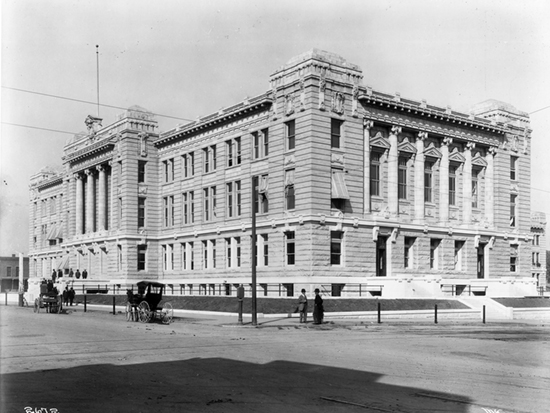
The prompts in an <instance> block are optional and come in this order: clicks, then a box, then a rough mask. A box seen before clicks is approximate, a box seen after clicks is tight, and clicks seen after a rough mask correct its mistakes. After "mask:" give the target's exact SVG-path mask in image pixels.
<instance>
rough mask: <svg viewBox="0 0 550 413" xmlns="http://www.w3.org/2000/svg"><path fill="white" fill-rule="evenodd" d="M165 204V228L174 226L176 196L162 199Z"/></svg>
mask: <svg viewBox="0 0 550 413" xmlns="http://www.w3.org/2000/svg"><path fill="white" fill-rule="evenodd" d="M162 204H163V223H164V226H165V227H171V226H173V225H174V195H170V196H165V197H163V198H162Z"/></svg>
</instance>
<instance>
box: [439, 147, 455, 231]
mask: <svg viewBox="0 0 550 413" xmlns="http://www.w3.org/2000/svg"><path fill="white" fill-rule="evenodd" d="M452 142H453V139H452V138H449V137H445V138H443V142H442V143H441V162H440V164H439V221H441V222H447V221H448V220H449V145H450V144H451V143H452Z"/></svg>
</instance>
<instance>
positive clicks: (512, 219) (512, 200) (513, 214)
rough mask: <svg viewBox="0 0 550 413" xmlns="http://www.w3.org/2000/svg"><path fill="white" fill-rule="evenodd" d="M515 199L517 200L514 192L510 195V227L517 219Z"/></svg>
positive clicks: (514, 224) (513, 225)
mask: <svg viewBox="0 0 550 413" xmlns="http://www.w3.org/2000/svg"><path fill="white" fill-rule="evenodd" d="M517 201H518V196H517V195H515V194H511V195H510V226H511V227H515V226H516V224H517V222H516V221H517V217H516V213H517Z"/></svg>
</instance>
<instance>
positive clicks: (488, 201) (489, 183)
mask: <svg viewBox="0 0 550 413" xmlns="http://www.w3.org/2000/svg"><path fill="white" fill-rule="evenodd" d="M496 152H497V148H496V147H494V146H492V147H490V148H489V150H488V151H487V155H485V160H486V161H487V169H485V219H486V220H487V222H488V223H489V225H491V226H492V225H493V224H494V220H495V213H494V199H495V193H494V191H495V189H494V182H495V181H494V173H495V164H494V156H495V155H496Z"/></svg>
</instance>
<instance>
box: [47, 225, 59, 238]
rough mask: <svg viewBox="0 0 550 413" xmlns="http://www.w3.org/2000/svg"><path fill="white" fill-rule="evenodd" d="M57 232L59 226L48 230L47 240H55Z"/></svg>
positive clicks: (53, 226)
mask: <svg viewBox="0 0 550 413" xmlns="http://www.w3.org/2000/svg"><path fill="white" fill-rule="evenodd" d="M56 231H57V225H52V226H51V227H50V229H49V230H48V235H46V239H48V240H49V239H55V236H54V235H55V232H56Z"/></svg>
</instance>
